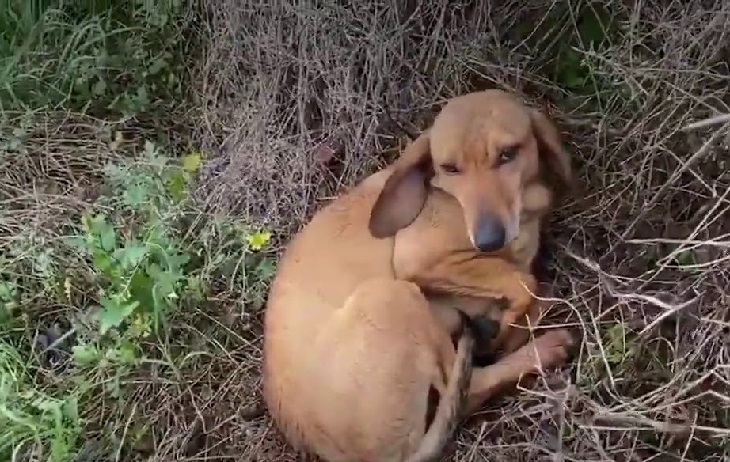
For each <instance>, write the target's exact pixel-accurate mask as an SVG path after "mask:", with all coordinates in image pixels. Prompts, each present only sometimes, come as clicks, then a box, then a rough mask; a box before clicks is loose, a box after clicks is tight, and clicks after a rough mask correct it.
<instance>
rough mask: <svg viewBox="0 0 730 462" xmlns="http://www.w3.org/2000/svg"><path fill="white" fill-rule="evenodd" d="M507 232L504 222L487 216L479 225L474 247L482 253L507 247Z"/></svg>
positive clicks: (475, 234)
mask: <svg viewBox="0 0 730 462" xmlns="http://www.w3.org/2000/svg"><path fill="white" fill-rule="evenodd" d="M506 235H507V232H506V231H505V229H504V225H503V224H502V222H501V221H500V220H499V219H498V218H496V217H492V216H485V217H483V218H482V219H481V220H479V223H478V224H477V228H476V232H475V233H474V246H475V247H476V248H477V249H479V250H480V251H482V252H494V251H496V250H499V249H501V248H502V247H504V245H505V239H506Z"/></svg>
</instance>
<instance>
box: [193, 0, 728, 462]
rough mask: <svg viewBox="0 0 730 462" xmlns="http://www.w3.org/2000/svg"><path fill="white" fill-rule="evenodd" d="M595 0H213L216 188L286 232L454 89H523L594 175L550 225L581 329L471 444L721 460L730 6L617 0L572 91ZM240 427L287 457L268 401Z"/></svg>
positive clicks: (259, 446)
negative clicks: (568, 74)
mask: <svg viewBox="0 0 730 462" xmlns="http://www.w3.org/2000/svg"><path fill="white" fill-rule="evenodd" d="M585 3H586V2H582V3H581V2H553V3H551V2H539V1H532V2H528V4H527V5H525V4H524V3H523V2H491V3H490V2H488V1H474V2H457V3H454V2H448V3H447V2H444V1H441V2H433V3H431V4H430V5H428V6H421V7H417V6H416V5H417V4H416V2H365V3H362V4H357V3H350V2H337V1H334V0H326V1H322V2H297V3H288V2H276V3H274V4H272V5H271V6H268V7H266V8H258V7H256V6H255V5H256V4H255V2H243V3H241V2H231V1H230V0H215V1H212V2H211V3H210V4H209V8H208V11H209V12H208V14H209V17H208V24H209V26H208V27H209V32H210V34H211V35H212V37H213V42H212V43H213V47H212V49H211V50H210V53H209V56H208V60H207V62H206V63H205V66H204V68H203V71H202V76H201V77H202V81H203V82H204V83H205V85H204V87H203V98H204V99H203V101H204V104H205V121H206V126H204V127H203V130H202V137H203V139H204V140H205V142H206V143H207V149H208V150H209V151H210V152H216V153H217V158H216V159H215V161H213V162H212V164H214V166H212V167H211V170H210V174H209V176H208V177H206V182H207V188H208V189H206V191H207V192H208V193H210V197H211V203H214V204H215V207H216V208H217V209H218V210H223V211H226V212H233V213H236V214H240V215H242V216H243V217H244V219H246V220H251V221H254V222H260V223H265V224H266V226H267V227H269V228H270V229H273V230H276V231H277V233H278V234H279V236H280V237H281V239H282V240H285V239H286V237H287V235H288V233H290V232H292V231H295V230H296V229H297V228H298V227H299V226H301V224H302V223H303V222H304V221H305V220H306V219H307V218H308V217H309V216H311V214H312V212H313V211H314V210H315V209H316V208H317V207H318V206H319V205H320V203H321V201H322V200H325V199H327V198H328V197H330V196H331V195H332V194H333V193H334V192H336V191H337V189H338V188H339V187H341V186H347V185H350V184H352V182H353V181H355V179H356V178H358V177H361V176H362V175H364V174H366V173H368V172H370V171H372V169H373V168H375V167H376V166H377V165H378V164H379V162H382V161H383V160H384V158H385V157H386V155H385V154H383V153H386V152H388V151H389V150H390V149H392V148H393V147H394V146H397V145H398V142H402V141H403V137H404V135H405V134H408V133H410V134H412V133H414V132H416V131H417V130H419V129H422V128H424V127H425V126H426V124H427V123H428V122H429V121H430V117H431V116H432V114H433V110H434V109H435V108H437V107H438V105H439V104H440V103H441V102H442V101H443V99H444V98H446V97H449V96H452V95H455V94H459V93H462V92H465V91H469V90H472V89H478V88H487V87H499V88H505V89H509V90H515V91H518V92H521V94H523V95H524V97H525V98H526V99H527V100H528V101H530V102H532V103H534V104H536V105H540V106H543V107H548V108H549V112H550V114H551V115H552V116H553V117H554V118H555V119H556V120H557V121H558V122H560V124H561V125H562V127H563V128H564V133H565V135H566V138H567V140H568V143H569V145H570V148H571V150H572V152H573V153H574V157H575V165H576V166H577V168H578V171H579V178H580V181H581V185H582V187H583V190H584V192H583V193H582V194H581V195H580V196H579V197H575V198H574V200H572V201H570V203H567V204H565V205H564V207H563V208H562V210H561V211H560V212H559V213H558V217H557V218H556V219H555V222H554V227H553V229H554V236H553V237H554V240H555V242H556V244H557V245H556V254H557V259H556V267H557V269H558V273H557V277H556V281H555V284H556V286H557V287H558V288H559V292H560V294H561V296H562V300H561V302H560V303H557V304H556V309H555V311H556V313H555V318H556V319H557V320H559V321H560V322H565V323H569V324H571V325H575V326H579V327H581V328H582V330H583V332H584V333H585V334H584V341H583V348H582V350H581V354H580V358H579V360H578V362H577V364H576V365H575V366H574V367H572V368H571V370H570V372H568V371H563V372H559V373H555V374H552V375H551V376H550V377H548V378H547V379H546V381H545V382H544V383H541V384H540V385H538V387H537V388H535V389H532V390H529V391H524V392H522V393H520V394H519V395H517V396H514V397H509V398H505V400H503V402H500V403H495V404H493V405H492V406H491V407H490V409H492V410H494V411H495V412H490V413H488V417H491V418H488V419H486V420H484V421H481V422H479V421H477V422H475V423H474V424H472V425H471V426H469V427H467V428H466V429H464V430H463V431H462V432H461V435H460V436H459V442H458V445H457V446H458V451H457V455H456V456H455V460H462V461H477V460H495V461H497V460H503V461H506V460H542V459H545V460H547V459H551V460H617V461H623V460H626V461H629V460H632V461H633V460H707V461H710V460H723V457H728V452H727V451H728V446H727V445H728V442H730V438H729V436H730V432H729V431H728V430H727V427H728V425H729V424H730V413H728V412H727V411H724V410H721V409H722V408H723V407H727V406H728V405H729V404H730V398H729V397H728V392H729V391H730V389H729V387H728V386H729V385H730V369H729V366H728V364H729V360H730V350H728V343H727V335H728V328H729V327H730V324H728V322H729V318H728V303H730V298H728V292H727V287H728V286H729V284H728V270H729V269H730V264H729V261H730V253H728V248H729V243H730V240H729V239H728V236H730V234H728V233H730V220H729V219H728V217H729V216H730V215H728V209H729V208H730V200H729V198H728V194H730V177H729V176H728V173H727V162H728V161H727V156H728V153H729V152H728V144H730V135H728V126H729V124H728V118H727V114H729V113H730V108H729V107H728V104H730V97H728V95H727V85H728V83H730V74H729V73H728V66H727V60H728V57H729V56H730V48H728V47H727V45H726V44H727V43H728V34H730V8H728V7H727V5H726V4H724V3H723V2H721V1H719V0H716V1H714V2H713V1H696V0H693V1H690V2H684V3H680V2H658V1H649V2H641V3H637V4H632V3H630V2H621V1H616V0H614V1H612V2H608V3H606V4H605V7H606V9H607V11H608V12H609V15H608V17H609V18H611V19H613V20H615V21H618V24H620V27H618V26H614V27H613V30H614V32H613V33H610V34H608V35H607V38H606V40H607V43H605V44H604V45H603V46H602V47H600V49H598V50H594V51H591V50H590V49H588V47H587V45H585V44H584V46H583V47H582V48H579V49H580V54H581V55H582V56H583V57H584V58H585V59H586V60H587V62H589V63H590V64H589V66H590V72H589V74H588V75H589V79H588V80H587V81H586V82H585V84H584V85H583V88H580V89H577V90H576V89H573V90H572V91H566V90H565V87H566V85H564V84H565V82H561V81H560V80H559V78H556V77H555V75H554V73H552V72H551V69H552V66H554V64H553V63H554V62H555V61H556V60H558V61H559V60H560V58H556V54H557V49H558V48H557V46H558V45H559V44H560V43H561V42H564V41H566V40H567V39H568V38H569V37H571V36H573V37H575V36H576V31H577V30H578V29H579V25H578V24H577V23H578V20H579V19H580V18H581V15H584V14H585V11H586V10H585V8H586V5H585ZM396 4H399V5H400V6H397V7H396V6H395V5H396ZM525 31H527V32H534V33H532V34H526V33H525ZM530 35H531V36H530ZM578 45H579V47H580V44H578ZM702 121H704V122H702ZM320 146H324V147H326V149H327V150H331V151H334V152H335V155H334V158H335V160H334V161H332V162H331V163H330V164H329V165H323V163H322V162H320V161H319V160H318V159H319V157H318V156H319V154H321V153H322V152H324V150H323V148H321V147H320ZM244 425H245V427H244V428H245V429H246V430H245V431H244V430H243V429H239V431H238V432H237V433H233V434H230V435H228V436H227V437H228V438H229V439H228V440H227V444H226V446H227V449H226V451H225V452H226V453H227V454H229V455H230V454H234V453H236V454H237V455H238V457H240V458H241V459H242V460H243V459H246V460H289V459H285V456H283V455H282V453H281V452H280V451H282V449H280V448H279V446H278V445H277V444H275V443H272V438H275V430H274V429H273V428H272V427H271V425H270V423H269V421H268V420H267V419H266V418H261V419H258V420H253V421H250V422H247V423H245V424H244ZM272 433H273V434H274V435H272ZM267 451H273V452H272V453H271V454H268V453H267ZM291 457H292V460H293V459H294V456H293V455H292V456H291Z"/></svg>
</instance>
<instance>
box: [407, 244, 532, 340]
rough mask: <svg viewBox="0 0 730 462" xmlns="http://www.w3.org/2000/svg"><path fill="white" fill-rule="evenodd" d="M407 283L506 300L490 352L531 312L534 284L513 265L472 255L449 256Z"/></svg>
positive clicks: (431, 289)
mask: <svg viewBox="0 0 730 462" xmlns="http://www.w3.org/2000/svg"><path fill="white" fill-rule="evenodd" d="M410 280H411V281H413V282H415V283H416V284H418V285H419V286H420V287H422V288H423V290H424V291H426V292H432V293H441V294H448V295H452V296H456V297H457V298H458V297H460V296H467V297H473V298H477V299H492V300H498V299H501V298H504V299H506V300H507V303H506V305H507V306H506V309H504V311H503V312H502V314H501V316H500V326H499V332H498V334H497V337H496V338H495V340H494V341H493V342H492V345H493V348H497V347H499V346H501V345H502V344H503V343H504V341H505V339H506V338H507V336H508V335H509V333H510V325H511V324H514V323H515V322H517V320H518V319H520V318H521V317H522V316H524V315H525V313H527V312H528V311H529V309H530V308H531V306H532V304H533V302H534V301H535V299H534V297H533V296H532V294H533V293H535V291H536V289H537V280H536V279H535V278H534V277H533V276H532V275H530V274H525V273H523V272H521V271H519V270H518V269H517V268H516V267H515V266H514V265H513V264H511V263H509V262H507V261H505V260H502V259H499V258H489V257H481V258H474V257H473V254H452V255H450V256H449V257H447V258H446V259H444V260H443V261H441V262H439V263H438V264H436V265H434V266H433V267H431V269H429V270H428V271H426V272H424V273H421V274H418V275H416V276H414V277H412V278H410Z"/></svg>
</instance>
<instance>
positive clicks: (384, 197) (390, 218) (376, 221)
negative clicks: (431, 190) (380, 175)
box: [369, 132, 433, 239]
mask: <svg viewBox="0 0 730 462" xmlns="http://www.w3.org/2000/svg"><path fill="white" fill-rule="evenodd" d="M432 176H433V164H432V163H431V150H430V140H429V137H428V132H424V133H422V134H421V135H420V136H419V137H418V138H416V140H415V141H413V142H412V143H411V144H410V145H408V147H406V149H405V151H404V152H403V154H402V155H401V156H400V157H399V158H398V160H396V161H395V163H394V164H393V172H392V173H391V175H390V177H389V178H388V179H387V180H386V182H385V186H384V187H383V190H382V191H381V192H380V196H378V198H377V199H376V201H375V204H374V205H373V209H372V210H371V212H370V223H369V227H370V233H371V234H372V235H373V236H374V237H376V238H378V239H381V238H384V237H390V236H393V235H394V234H395V233H396V232H398V230H400V229H403V228H405V227H406V226H408V225H410V224H411V223H413V220H415V219H416V217H417V216H418V214H419V213H420V212H421V209H423V205H424V204H425V203H426V197H427V195H428V181H429V180H430V179H431V177H432Z"/></svg>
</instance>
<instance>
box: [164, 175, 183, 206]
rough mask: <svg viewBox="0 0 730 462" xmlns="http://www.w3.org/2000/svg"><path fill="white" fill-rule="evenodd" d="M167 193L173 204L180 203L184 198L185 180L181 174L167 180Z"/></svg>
mask: <svg viewBox="0 0 730 462" xmlns="http://www.w3.org/2000/svg"><path fill="white" fill-rule="evenodd" d="M166 186H167V192H168V193H170V196H172V199H173V200H174V201H175V202H180V201H181V200H183V199H184V198H185V190H186V189H187V180H186V179H185V176H184V175H183V174H182V173H176V174H173V175H171V176H170V179H169V180H167V185H166Z"/></svg>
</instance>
